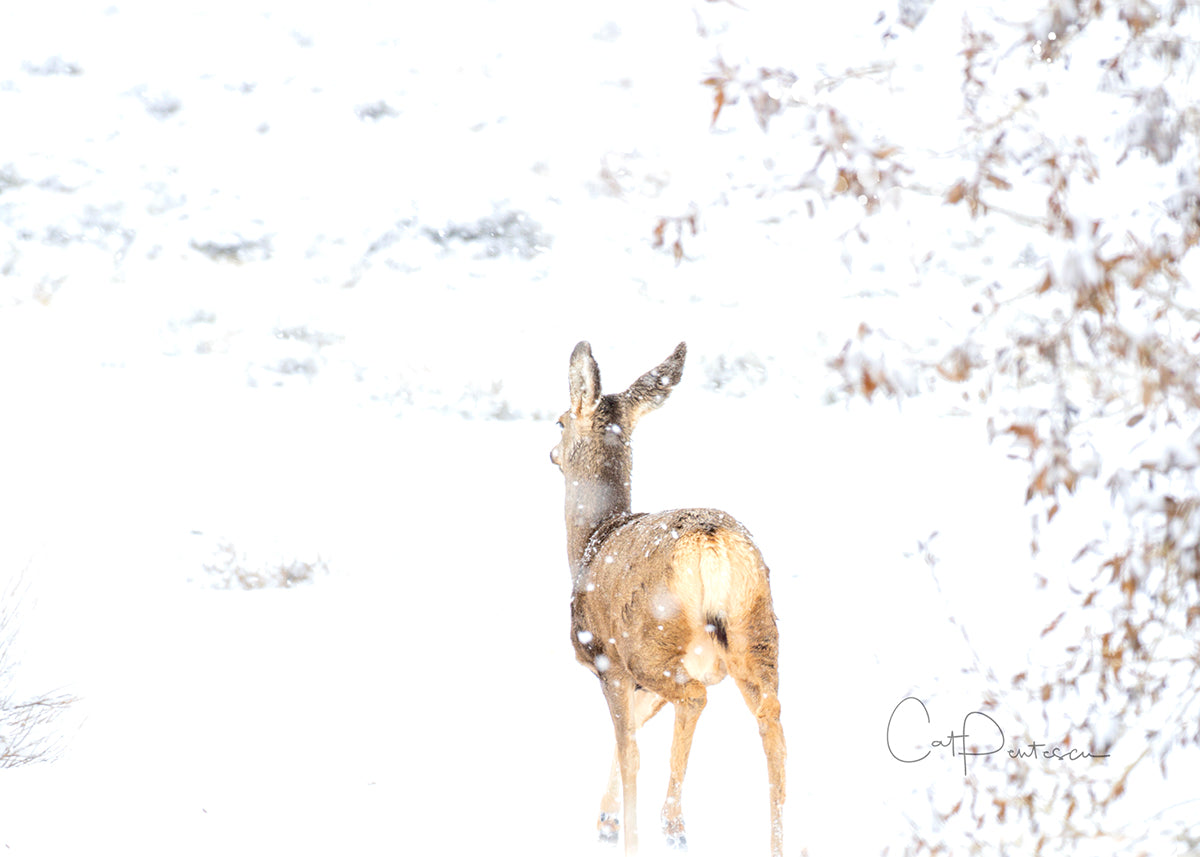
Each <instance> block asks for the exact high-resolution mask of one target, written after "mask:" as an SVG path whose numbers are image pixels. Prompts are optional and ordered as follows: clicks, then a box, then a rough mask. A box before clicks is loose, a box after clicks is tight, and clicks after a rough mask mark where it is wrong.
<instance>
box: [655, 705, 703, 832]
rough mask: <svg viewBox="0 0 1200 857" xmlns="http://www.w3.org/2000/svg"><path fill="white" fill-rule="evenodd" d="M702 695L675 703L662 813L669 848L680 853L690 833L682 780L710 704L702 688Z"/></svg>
mask: <svg viewBox="0 0 1200 857" xmlns="http://www.w3.org/2000/svg"><path fill="white" fill-rule="evenodd" d="M699 688H700V690H699V693H698V694H697V695H695V696H690V697H687V698H685V699H680V700H676V701H675V735H674V737H673V738H672V739H671V781H670V783H669V785H668V786H667V800H666V802H665V803H664V804H663V809H662V830H663V836H665V837H666V839H667V845H669V846H670V847H672V848H675V849H678V850H679V851H686V850H687V833H686V831H685V829H684V823H683V804H682V791H683V776H684V774H686V773H687V763H688V754H689V753H691V750H692V735H693V734H695V732H696V723H697V721H699V719H700V713H701V712H702V711H704V706H705V705H706V704H707V702H708V696H707V695H706V693H705V691H704V687H703V686H702V685H700V686H699Z"/></svg>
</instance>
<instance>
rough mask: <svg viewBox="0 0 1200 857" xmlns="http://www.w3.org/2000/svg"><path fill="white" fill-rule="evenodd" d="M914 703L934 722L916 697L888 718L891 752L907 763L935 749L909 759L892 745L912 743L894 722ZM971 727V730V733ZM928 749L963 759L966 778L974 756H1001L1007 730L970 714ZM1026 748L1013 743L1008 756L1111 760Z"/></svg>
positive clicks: (1041, 745) (979, 714) (983, 716)
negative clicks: (947, 751)
mask: <svg viewBox="0 0 1200 857" xmlns="http://www.w3.org/2000/svg"><path fill="white" fill-rule="evenodd" d="M912 702H915V703H916V704H917V705H919V706H921V711H922V712H923V713H924V715H925V722H926V723H932V720H931V719H930V717H929V709H927V708H926V707H925V703H923V702H921V700H919V699H917V698H916V697H915V696H906V697H905V698H904V699H902V700H900V701H899V702H898V703H896V707H895V708H893V709H892V714H891V716H890V717H888V727H887V745H888V752H889V753H891V754H892V758H893V759H896V760H897V761H900V762H905V763H912V762H920V761H923V760H924V759H926V758H928V757H929V755H930V754H931V753H932V752H933V750H932V749H930V750H926V751H925V753H924V754H922V755H920V756H917V757H916V758H912V759H909V758H905V757H904V756H900V755H898V754H897V752H896V748H895V747H894V746H893V738H895V739H897V740H898V741H899V739H901V738H904V737H907V738H908V739H909V742H911V739H912V736H911V735H909V736H905V735H902V734H897V733H898V731H899V727H896V729H897V731H895V732H894V731H893V721H895V719H896V712H898V711H899V710H900V708H901V706H903V705H904V704H905V703H912ZM906 719H907V718H906ZM968 728H969V729H970V730H971V731H968ZM968 738H974V739H975V740H972V741H971V742H970V743H968V741H967V739H968ZM929 746H930V747H931V748H938V749H944V748H946V747H949V748H950V755H951V756H962V760H963V776H964V777H965V776H966V775H967V759H969V758H970V757H972V756H991V755H992V754H994V753H999V752H1000V751H1001V750H1003V749H1004V730H1003V729H1001V728H1000V724H999V723H997V722H996V721H995V720H994V719H993V718H992V717H991V715H989V714H985V713H984V712H982V711H970V712H967V714H966V715H964V716H963V719H962V731H960V732H955V731H954V730H953V729H951V730H950V732H949V733H948V734H947V735H946V736H945V737H944V738H941V737H939V738H935V739H933V740H932V741H930V742H929ZM1026 746H1027V747H1028V748H1029V749H1028V750H1023V749H1021V747H1020V746H1019V745H1017V744H1013V748H1012V749H1011V750H1009V751H1008V757H1009V758H1010V759H1033V758H1037V756H1038V754H1039V749H1040V748H1047V749H1040V753H1041V757H1042V758H1043V759H1059V760H1067V761H1076V760H1078V759H1104V758H1107V757H1108V753H1089V752H1087V751H1086V750H1075V749H1070V750H1066V751H1064V750H1063V749H1062V748H1061V747H1054V746H1051V747H1047V745H1046V744H1044V743H1040V742H1035V741H1031V742H1029V743H1028V744H1027V745H1026Z"/></svg>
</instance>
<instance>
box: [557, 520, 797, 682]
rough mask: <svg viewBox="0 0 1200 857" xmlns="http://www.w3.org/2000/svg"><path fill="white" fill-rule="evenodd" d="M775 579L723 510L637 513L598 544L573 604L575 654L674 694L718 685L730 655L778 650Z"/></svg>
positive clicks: (590, 663) (589, 556)
mask: <svg viewBox="0 0 1200 857" xmlns="http://www.w3.org/2000/svg"><path fill="white" fill-rule="evenodd" d="M768 576H769V572H768V569H767V566H766V564H765V563H764V562H763V560H762V556H761V555H760V554H759V552H758V550H757V548H755V546H754V543H753V542H752V541H751V539H750V534H749V533H748V532H747V531H746V529H745V528H744V527H743V526H742V525H741V524H739V523H738V522H737V521H736V520H734V519H733V518H732V517H730V516H729V515H727V514H725V513H724V512H720V511H717V510H715V509H681V510H676V511H671V512H660V513H657V514H652V515H637V516H630V517H628V518H627V519H626V520H624V521H623V522H620V523H619V524H617V525H616V526H614V527H613V528H611V529H610V530H609V531H608V532H607V533H605V532H603V531H602V532H598V533H597V534H596V538H594V539H593V542H592V544H591V545H590V546H589V550H588V554H587V556H586V558H585V565H584V568H583V570H582V572H581V574H580V576H579V578H578V579H577V580H576V586H575V593H574V599H573V606H572V635H573V638H574V642H575V648H576V656H577V657H578V658H579V660H580V661H581V662H583V663H584V664H586V665H587V666H589V667H590V668H591V669H592V670H593V671H596V672H597V673H602V672H605V671H606V670H608V669H625V670H627V671H628V672H629V673H630V674H631V677H632V678H633V680H634V681H635V682H636V683H637V684H638V685H639V686H641V687H644V688H646V689H648V690H653V691H654V692H656V693H658V694H659V695H661V696H664V697H666V698H668V699H671V698H673V697H675V696H677V695H678V694H679V693H680V690H681V686H682V685H684V684H686V683H688V682H690V681H698V682H701V683H703V684H713V683H715V682H717V681H720V680H721V679H722V678H723V677H724V676H725V674H726V671H727V669H728V661H729V659H730V658H744V657H745V656H746V655H748V654H749V653H750V652H752V651H753V652H763V651H764V650H772V651H773V650H774V643H775V640H776V630H775V616H774V613H773V611H772V607H771V594H770V589H769V586H768Z"/></svg>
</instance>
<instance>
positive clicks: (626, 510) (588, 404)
mask: <svg viewBox="0 0 1200 857" xmlns="http://www.w3.org/2000/svg"><path fill="white" fill-rule="evenodd" d="M686 356H687V345H686V343H683V342H681V343H679V345H678V346H677V347H676V348H675V350H674V352H672V354H671V356H670V357H668V358H667V359H666V360H664V361H663V362H662V363H661V364H660V365H658V366H657V367H655V368H654V369H651V370H650V371H649V372H647V373H646V374H644V375H642V376H641V377H640V378H638V379H637V380H636V381H634V382H633V384H631V385H630V386H629V388H628V389H626V390H625V391H624V392H622V393H616V394H607V395H603V394H601V391H600V369H599V367H598V366H597V365H596V361H595V359H594V358H593V356H592V349H591V345H590V344H589V343H587V342H580V343H579V344H578V345H576V346H575V349H574V351H573V352H572V354H571V360H570V365H569V369H568V382H569V388H570V408H569V409H568V410H567V411H566V412H565V413H564V414H563V415H562V416H561V417H560V418H559V420H558V426H559V427H560V428H561V429H562V438H561V440H559V442H558V444H557V445H556V446H555V447H554V448H553V450H551V452H550V460H551V461H552V462H553V463H554V464H556V465H557V466H558V467H559V469H560V470H561V471H562V474H563V476H564V478H565V481H566V525H567V555H568V559H569V563H570V571H571V578H572V587H571V642H572V644H573V645H574V648H575V657H576V659H577V660H578V661H579V662H580V663H581V664H583V665H584V666H585V667H587V668H588V669H589V670H591V672H592V673H593V674H594V675H595V676H596V677H597V678H598V679H599V681H600V689H601V691H602V692H603V694H604V699H605V701H606V702H607V704H608V710H609V714H610V715H611V717H612V723H613V729H614V731H615V733H616V750H615V752H614V754H613V762H612V768H611V770H610V773H609V780H608V788H607V790H606V791H605V793H604V796H603V798H602V799H601V802H600V816H599V820H598V822H597V830H598V833H599V838H600V841H601V842H604V843H608V844H611V845H616V843H617V841H618V837H619V835H620V834H621V832H622V826H623V828H624V829H623V833H624V839H625V854H626V855H627V857H628V855H633V854H636V853H637V847H638V835H637V774H638V765H639V755H638V747H637V741H636V737H635V736H636V733H637V731H638V729H640V728H641V726H642V725H643V724H645V722H646V721H647V720H649V719H650V718H651V717H653V716H654V715H655V714H657V713H658V711H659V710H661V709H662V708H663V706H665V705H666V704H667V703H668V702H670V703H671V704H672V706H673V707H674V711H675V727H674V734H673V736H672V741H671V759H670V765H671V772H670V779H669V783H668V787H667V796H666V801H665V802H664V804H663V808H662V813H661V823H662V833H663V836H664V837H665V838H666V841H667V844H668V846H670V847H672V848H675V849H678V850H681V851H685V850H687V836H686V831H685V826H684V820H683V809H682V804H681V792H682V787H683V778H684V773H685V772H686V770H687V763H688V755H689V753H690V751H691V746H692V736H693V733H694V732H695V729H696V723H697V721H698V720H699V717H700V714H701V712H702V711H703V710H704V707H705V705H706V703H707V688H708V687H709V686H711V685H714V684H716V683H717V682H720V681H721V680H722V679H724V678H725V676H726V675H729V676H732V677H733V680H734V682H735V683H736V684H737V687H738V689H739V690H740V691H741V694H742V697H743V698H744V700H745V702H746V705H747V706H748V707H749V709H750V711H751V712H752V713H753V715H754V717H755V719H756V720H757V722H758V730H759V733H760V735H761V737H762V745H763V750H764V752H765V753H766V757H767V777H768V783H769V797H770V823H771V827H770V843H771V855H772V857H780V855H782V853H783V802H784V792H785V784H784V762H785V758H786V755H787V751H786V746H785V744H784V738H783V727H782V725H781V724H780V703H779V665H778V661H779V634H778V630H777V626H776V617H775V612H774V608H773V605H772V600H771V588H770V580H769V578H770V572H769V570H768V569H767V566H766V563H764V562H763V558H762V555H761V554H760V552H759V550H758V548H757V547H756V546H755V544H754V541H753V540H752V538H751V536H750V533H749V532H748V531H747V530H746V528H745V527H744V526H742V525H741V524H740V523H739V522H738V521H736V520H735V519H734V518H732V517H731V516H730V515H728V514H726V513H725V512H722V511H719V510H717V509H678V510H674V511H667V512H658V513H650V514H647V513H635V512H632V511H631V502H630V501H631V491H630V480H631V475H632V470H633V454H632V447H631V436H632V434H633V430H634V427H635V426H636V425H637V423H638V421H639V420H640V419H641V418H642V417H643V416H644V415H645V414H647V413H649V412H650V411H653V410H655V409H656V408H658V407H659V406H660V405H662V403H663V402H664V401H666V399H667V396H668V395H670V393H671V390H672V389H673V388H674V387H675V385H676V384H678V383H679V380H680V378H681V377H682V376H683V363H684V359H685V357H686ZM622 806H623V807H624V824H623V825H622V819H621V809H622Z"/></svg>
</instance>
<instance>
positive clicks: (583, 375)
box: [567, 342, 600, 417]
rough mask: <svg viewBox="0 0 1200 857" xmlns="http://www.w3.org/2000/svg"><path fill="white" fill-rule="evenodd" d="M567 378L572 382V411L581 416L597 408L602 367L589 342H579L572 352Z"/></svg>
mask: <svg viewBox="0 0 1200 857" xmlns="http://www.w3.org/2000/svg"><path fill="white" fill-rule="evenodd" d="M567 378H568V379H569V380H570V383H571V412H572V413H573V414H575V416H577V417H579V416H584V415H586V414H590V413H591V412H592V411H594V410H596V402H598V401H599V400H600V367H599V366H597V365H596V361H595V359H594V358H593V357H592V346H591V345H589V344H588V343H587V342H581V343H579V344H578V345H576V346H575V350H574V351H572V352H571V367H570V369H569V370H568V371H567Z"/></svg>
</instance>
